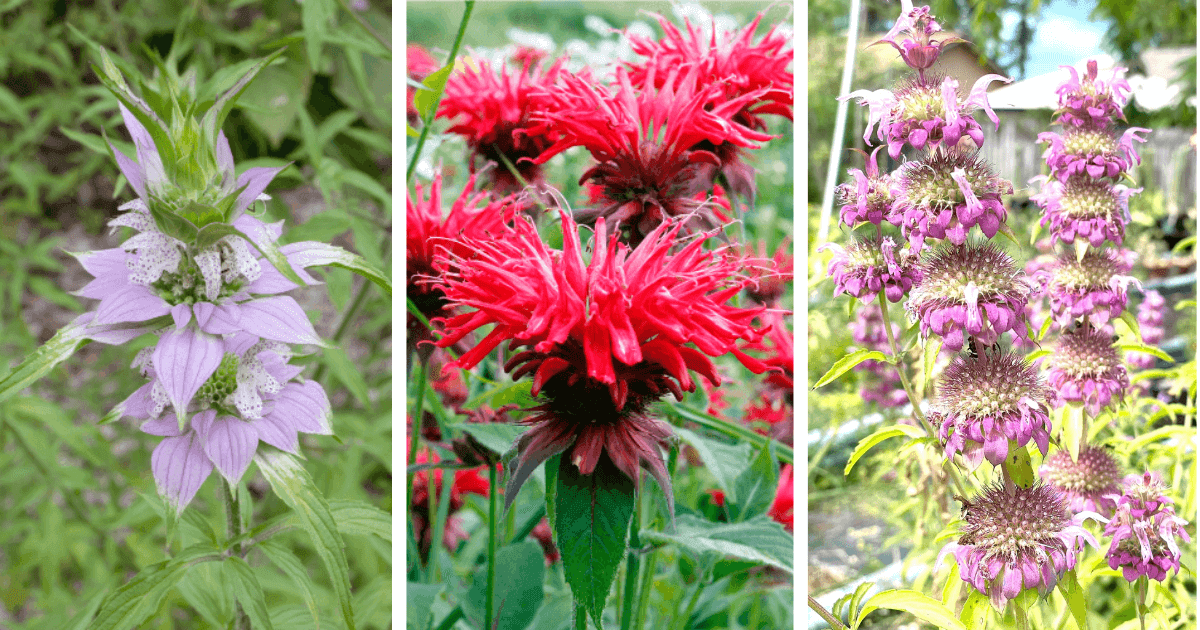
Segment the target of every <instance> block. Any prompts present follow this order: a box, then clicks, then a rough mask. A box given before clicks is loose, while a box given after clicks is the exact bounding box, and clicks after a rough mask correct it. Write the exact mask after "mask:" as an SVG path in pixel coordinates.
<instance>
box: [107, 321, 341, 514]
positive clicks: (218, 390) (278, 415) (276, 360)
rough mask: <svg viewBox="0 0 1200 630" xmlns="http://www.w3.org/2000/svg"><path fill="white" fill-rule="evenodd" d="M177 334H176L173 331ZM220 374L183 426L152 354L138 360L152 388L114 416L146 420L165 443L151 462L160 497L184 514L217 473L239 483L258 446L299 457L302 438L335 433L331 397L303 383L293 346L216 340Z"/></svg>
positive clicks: (249, 338)
mask: <svg viewBox="0 0 1200 630" xmlns="http://www.w3.org/2000/svg"><path fill="white" fill-rule="evenodd" d="M168 334H174V333H168ZM215 349H216V352H217V354H216V357H217V360H218V364H217V368H216V369H215V370H213V371H212V372H211V373H210V376H208V377H207V378H206V379H205V380H204V381H203V382H202V383H201V384H200V385H199V386H198V387H197V388H196V390H195V394H194V396H193V397H192V398H191V400H190V401H189V402H190V405H189V408H188V411H189V412H190V413H191V414H192V415H191V417H190V420H189V421H188V422H187V423H184V426H183V427H182V428H181V426H180V424H181V423H180V422H179V417H178V416H177V415H176V413H175V412H174V411H169V410H168V407H169V405H170V403H171V400H170V392H169V384H167V383H166V382H165V381H164V379H163V376H164V374H163V373H162V372H161V371H160V370H158V369H157V368H156V365H155V362H154V361H153V360H152V359H153V358H154V357H156V355H157V354H158V350H155V349H150V348H147V349H146V350H143V351H142V352H141V353H139V355H138V357H137V358H136V359H135V360H134V367H140V368H141V369H142V372H143V374H145V375H146V376H148V377H149V378H150V382H148V383H147V384H146V385H144V386H142V387H141V388H139V389H138V390H137V391H135V392H134V393H133V394H132V395H130V396H129V398H127V399H126V400H125V401H124V402H122V403H121V404H120V405H118V407H117V409H116V410H115V411H116V412H117V413H118V414H119V415H125V416H130V417H133V418H137V419H139V420H144V421H145V422H144V423H143V424H142V431H143V432H145V433H149V434H150V435H158V436H162V437H164V438H165V439H164V440H163V441H162V442H160V443H159V444H158V446H157V447H155V448H154V452H153V454H152V455H151V458H150V464H151V469H152V470H153V472H154V480H155V483H156V484H157V486H158V492H159V494H161V495H163V497H164V498H166V499H167V502H168V503H169V504H170V505H171V506H172V507H174V508H175V510H176V512H182V511H183V509H184V508H185V507H187V505H188V503H189V502H191V500H192V497H193V496H195V494H196V491H197V490H199V489H200V486H201V485H203V483H204V480H205V479H207V478H208V475H209V474H210V473H211V472H212V471H213V469H214V468H215V469H216V470H217V472H218V473H220V475H221V476H222V477H224V478H225V480H226V481H228V482H229V483H230V484H237V482H238V480H239V479H241V477H242V475H243V474H244V473H245V472H246V469H247V468H248V467H249V466H250V460H251V459H253V457H254V453H255V451H256V450H257V449H258V443H259V441H262V442H264V443H266V444H269V445H271V446H273V447H275V448H278V449H280V450H283V451H287V452H289V453H292V454H297V453H298V449H299V439H298V434H299V433H315V434H320V435H332V434H333V429H332V427H331V425H330V418H331V417H332V412H331V411H330V406H329V399H328V398H327V397H326V396H325V391H324V390H323V389H321V386H320V385H319V384H318V383H316V382H314V381H306V380H304V379H298V377H299V374H300V370H301V368H300V367H298V366H294V365H291V364H289V363H288V360H289V359H290V358H291V355H292V353H291V351H290V350H289V349H288V348H287V346H285V345H283V344H281V343H277V342H273V341H270V340H266V339H259V338H258V337H256V336H254V335H251V334H247V333H238V334H234V335H228V336H226V337H225V338H224V339H221V340H219V341H217V343H216V346H215Z"/></svg>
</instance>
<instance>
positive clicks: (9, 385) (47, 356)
mask: <svg viewBox="0 0 1200 630" xmlns="http://www.w3.org/2000/svg"><path fill="white" fill-rule="evenodd" d="M83 331H84V326H76V325H73V324H72V325H67V326H64V327H63V328H61V329H60V330H59V331H58V332H56V333H54V336H53V337H51V338H50V339H49V340H48V341H47V342H46V343H44V344H42V345H41V346H40V347H38V349H37V350H34V351H33V352H31V353H30V354H29V355H27V356H26V357H25V360H23V361H21V364H20V365H18V366H17V367H15V368H13V371H12V372H9V373H8V375H7V376H5V377H4V379H3V380H0V401H4V400H7V399H8V398H11V397H12V396H13V395H14V394H17V393H19V392H21V391H22V390H24V389H25V388H26V387H29V386H30V385H32V384H33V383H34V382H36V381H37V380H38V379H40V378H42V377H43V376H45V375H46V374H47V373H49V372H50V370H52V369H54V366H56V365H58V364H59V363H62V362H63V361H65V360H67V359H68V358H69V357H70V356H71V355H72V354H75V351H76V350H78V349H79V348H81V347H83V345H85V344H86V343H87V342H88V340H87V339H85V338H84V337H83Z"/></svg>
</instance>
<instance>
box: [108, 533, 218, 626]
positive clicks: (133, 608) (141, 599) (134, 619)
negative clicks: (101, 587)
mask: <svg viewBox="0 0 1200 630" xmlns="http://www.w3.org/2000/svg"><path fill="white" fill-rule="evenodd" d="M220 559H221V556H220V554H219V553H218V552H217V550H216V549H215V548H214V547H213V546H211V545H204V544H201V545H195V546H192V547H189V548H188V549H186V550H184V551H183V552H182V553H180V554H179V555H178V556H175V557H174V558H171V559H170V560H164V561H162V562H159V563H156V564H152V565H150V566H148V567H146V568H144V569H142V570H141V571H139V572H138V574H137V575H136V576H134V578H133V579H132V580H130V581H129V582H127V583H125V585H124V586H122V587H121V588H118V589H117V590H116V591H114V592H113V594H112V595H110V596H108V597H106V598H105V599H104V603H103V604H101V605H100V612H99V613H97V614H96V618H95V619H93V620H92V623H91V624H90V625H89V626H88V629H89V630H129V629H130V628H133V627H134V626H136V625H138V624H141V623H144V622H145V621H146V620H147V619H149V618H150V616H151V615H153V614H154V613H155V611H156V610H158V606H159V604H161V603H162V600H163V598H164V597H166V596H167V593H168V592H169V591H170V590H171V589H172V588H174V587H175V585H176V584H177V583H178V582H179V580H181V579H183V576H184V574H185V573H186V572H187V569H188V567H190V566H191V565H193V564H198V563H200V562H211V561H214V560H220Z"/></svg>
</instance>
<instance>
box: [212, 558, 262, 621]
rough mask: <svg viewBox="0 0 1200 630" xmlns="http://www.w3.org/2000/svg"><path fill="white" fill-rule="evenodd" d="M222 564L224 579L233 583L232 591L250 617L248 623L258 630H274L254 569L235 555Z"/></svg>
mask: <svg viewBox="0 0 1200 630" xmlns="http://www.w3.org/2000/svg"><path fill="white" fill-rule="evenodd" d="M222 565H223V567H222V568H224V570H225V576H226V579H228V580H229V581H230V582H232V583H233V593H234V595H235V596H237V600H238V603H240V604H241V605H242V610H244V611H246V616H247V617H249V618H250V624H251V625H252V626H253V627H254V628H256V629H258V630H274V628H275V626H273V625H271V618H270V617H269V616H268V615H267V601H266V598H265V597H264V596H263V590H262V585H261V584H259V583H258V578H256V577H254V570H253V569H251V568H250V565H248V564H246V561H245V560H242V559H241V558H239V557H237V556H230V557H229V558H227V559H226V560H225V562H224V563H222Z"/></svg>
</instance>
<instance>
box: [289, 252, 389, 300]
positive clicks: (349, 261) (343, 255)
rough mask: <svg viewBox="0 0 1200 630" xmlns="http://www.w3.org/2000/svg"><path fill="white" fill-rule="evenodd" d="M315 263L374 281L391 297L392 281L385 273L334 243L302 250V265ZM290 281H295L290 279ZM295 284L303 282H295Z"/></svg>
mask: <svg viewBox="0 0 1200 630" xmlns="http://www.w3.org/2000/svg"><path fill="white" fill-rule="evenodd" d="M315 265H329V266H332V267H340V268H342V269H346V270H348V271H352V272H354V273H356V274H358V275H360V276H362V277H364V278H366V279H367V280H370V281H371V282H374V283H375V284H376V285H377V286H378V287H379V288H380V289H382V290H383V292H384V294H385V295H387V297H389V298H390V297H392V283H391V281H390V280H388V277H387V274H386V273H384V272H383V271H381V270H380V269H378V268H376V267H375V266H373V265H372V264H371V263H369V262H367V260H366V259H365V258H363V257H362V256H359V255H358V254H355V253H353V252H348V251H346V250H344V249H342V248H341V247H337V246H336V245H326V244H323V243H322V244H320V245H319V246H317V245H313V246H312V247H310V248H306V249H305V250H304V266H305V267H312V266H315ZM292 282H296V281H295V280H292ZM297 284H303V283H302V282H297Z"/></svg>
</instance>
